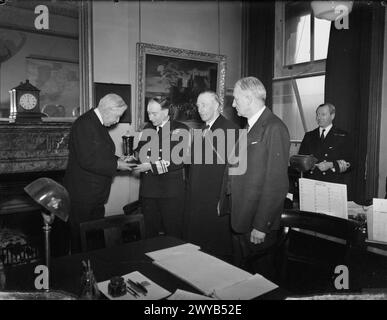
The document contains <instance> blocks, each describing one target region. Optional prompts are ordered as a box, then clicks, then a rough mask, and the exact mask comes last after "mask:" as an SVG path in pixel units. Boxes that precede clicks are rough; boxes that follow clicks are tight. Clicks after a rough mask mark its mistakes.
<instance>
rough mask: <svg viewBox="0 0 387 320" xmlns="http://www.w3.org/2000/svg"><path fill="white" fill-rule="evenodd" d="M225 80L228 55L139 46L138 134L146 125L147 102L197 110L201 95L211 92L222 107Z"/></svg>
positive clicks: (145, 44)
mask: <svg viewBox="0 0 387 320" xmlns="http://www.w3.org/2000/svg"><path fill="white" fill-rule="evenodd" d="M225 76H226V56H225V55H221V54H214V53H208V52H201V51H194V50H187V49H180V48H173V47H167V46H160V45H155V44H149V43H143V42H138V43H137V82H136V92H137V99H136V100H137V108H136V113H135V114H136V119H135V121H136V130H138V131H139V130H141V129H142V127H143V126H144V124H145V122H147V112H146V105H147V101H148V100H149V99H151V98H152V97H155V96H160V95H161V96H169V98H170V99H171V102H172V104H173V105H185V106H186V105H187V104H190V105H192V107H193V108H195V106H196V98H197V96H198V94H199V93H201V92H203V91H206V90H212V91H215V92H216V93H217V94H218V96H219V99H220V102H221V105H222V106H223V101H224V92H225Z"/></svg>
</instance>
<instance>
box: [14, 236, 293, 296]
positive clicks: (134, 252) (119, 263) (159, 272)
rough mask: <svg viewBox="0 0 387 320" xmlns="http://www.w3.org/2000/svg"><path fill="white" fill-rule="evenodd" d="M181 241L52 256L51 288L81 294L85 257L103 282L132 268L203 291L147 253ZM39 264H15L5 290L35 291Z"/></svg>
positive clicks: (170, 284) (163, 282) (168, 285)
mask: <svg viewBox="0 0 387 320" xmlns="http://www.w3.org/2000/svg"><path fill="white" fill-rule="evenodd" d="M183 243H184V242H183V241H182V240H179V239H176V238H172V237H167V236H162V237H157V238H152V239H146V240H141V241H136V242H130V243H127V244H124V245H121V246H117V247H113V248H109V249H102V250H96V251H90V252H85V253H80V254H76V255H72V256H66V257H60V258H56V259H53V260H52V262H51V275H50V281H51V284H50V288H51V289H56V290H64V291H66V292H69V293H72V294H75V295H79V290H80V286H81V285H80V277H81V273H82V264H81V262H82V260H87V259H90V263H91V266H92V268H93V270H94V275H95V277H96V279H97V282H101V281H104V280H107V279H109V278H111V277H112V276H116V275H123V274H126V273H130V272H132V271H136V270H137V271H139V272H141V273H142V274H143V275H144V276H146V277H148V278H149V279H151V280H152V281H154V282H156V283H157V284H159V285H160V286H162V287H163V288H165V289H167V290H168V291H170V292H171V293H173V292H174V291H175V290H176V289H178V288H179V289H182V290H187V291H191V292H194V293H200V292H199V291H197V290H196V289H195V288H193V287H191V286H190V285H189V284H187V283H186V282H184V281H182V280H180V279H178V278H177V277H175V276H174V275H172V274H170V273H169V272H167V271H165V270H163V269H161V268H159V267H157V266H155V265H154V264H153V263H152V259H150V258H149V257H147V256H146V255H145V253H146V252H150V251H154V250H159V249H164V248H168V247H173V246H177V245H180V244H183ZM35 266H36V264H28V265H23V266H17V267H13V268H11V269H9V270H7V272H6V276H7V286H6V290H8V291H11V290H18V291H35V287H34V279H35V276H36V275H35V274H34V269H35ZM286 296H287V292H285V291H284V290H282V289H280V288H277V289H275V290H273V291H271V292H269V293H267V294H265V295H262V296H260V297H258V299H263V300H265V299H267V300H272V299H284V298H285V297H286Z"/></svg>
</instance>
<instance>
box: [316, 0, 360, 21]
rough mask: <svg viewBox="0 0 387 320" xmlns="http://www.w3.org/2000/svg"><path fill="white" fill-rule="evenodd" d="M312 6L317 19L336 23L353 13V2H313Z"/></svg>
mask: <svg viewBox="0 0 387 320" xmlns="http://www.w3.org/2000/svg"><path fill="white" fill-rule="evenodd" d="M310 5H311V7H312V10H313V14H314V16H315V17H316V18H319V19H325V20H329V21H335V20H336V19H337V18H339V17H343V16H345V15H348V14H349V13H350V12H351V11H352V6H353V1H312V2H311V4H310Z"/></svg>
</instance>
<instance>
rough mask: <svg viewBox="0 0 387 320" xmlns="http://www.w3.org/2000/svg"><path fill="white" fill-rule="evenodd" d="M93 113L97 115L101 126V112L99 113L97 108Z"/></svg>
mask: <svg viewBox="0 0 387 320" xmlns="http://www.w3.org/2000/svg"><path fill="white" fill-rule="evenodd" d="M94 112H95V114H96V115H97V117H98V119H99V121H100V122H101V124H102V125H103V119H102V115H101V112H99V110H98V109H97V108H95V109H94Z"/></svg>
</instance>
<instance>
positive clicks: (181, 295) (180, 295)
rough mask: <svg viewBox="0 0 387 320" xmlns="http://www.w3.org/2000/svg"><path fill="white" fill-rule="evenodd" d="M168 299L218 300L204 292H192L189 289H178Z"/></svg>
mask: <svg viewBox="0 0 387 320" xmlns="http://www.w3.org/2000/svg"><path fill="white" fill-rule="evenodd" d="M167 300H216V299H214V298H211V297H207V296H203V295H202V294H197V293H192V292H189V291H185V290H181V289H177V290H176V291H175V292H174V293H173V294H172V295H171V296H169V297H168V298H167Z"/></svg>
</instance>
